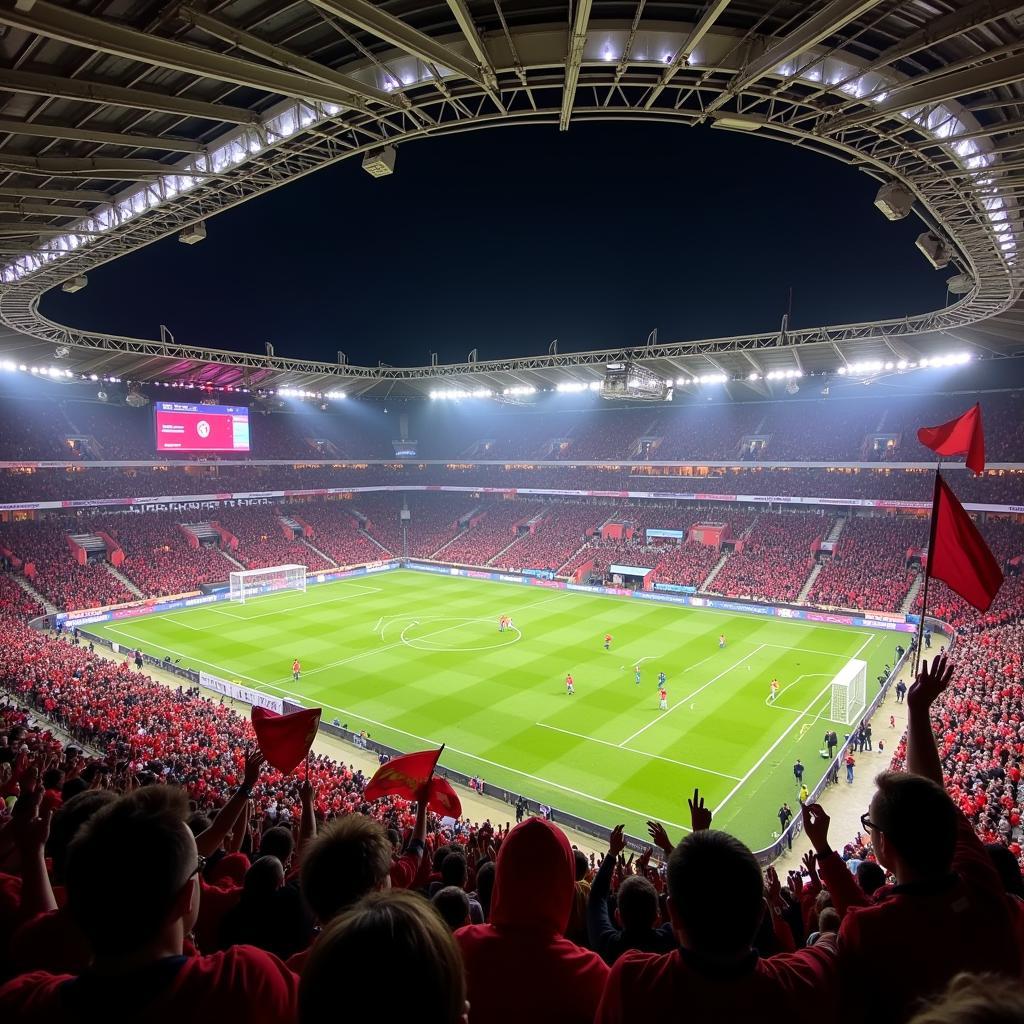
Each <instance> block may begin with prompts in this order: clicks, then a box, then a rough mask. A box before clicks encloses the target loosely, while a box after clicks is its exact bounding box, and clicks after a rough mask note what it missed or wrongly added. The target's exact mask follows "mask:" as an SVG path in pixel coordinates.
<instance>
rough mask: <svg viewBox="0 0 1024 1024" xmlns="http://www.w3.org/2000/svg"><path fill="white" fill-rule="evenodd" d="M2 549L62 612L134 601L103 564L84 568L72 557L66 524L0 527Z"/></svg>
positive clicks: (93, 563) (31, 524)
mask: <svg viewBox="0 0 1024 1024" xmlns="http://www.w3.org/2000/svg"><path fill="white" fill-rule="evenodd" d="M0 547H4V548H6V549H8V550H9V551H11V552H12V554H13V555H14V557H16V558H17V559H19V560H20V561H21V562H22V563H24V566H25V570H26V577H30V579H31V583H32V585H33V586H34V587H35V588H36V589H37V590H38V591H39V592H40V593H41V594H42V595H43V596H44V597H45V598H47V600H49V601H50V602H52V603H53V604H54V605H55V606H56V607H57V608H59V609H61V610H63V611H69V610H71V609H72V608H96V607H99V606H100V605H106V604H120V603H121V602H123V601H134V600H135V595H134V594H133V593H132V592H131V591H130V590H128V589H127V588H126V587H125V586H124V584H123V583H122V582H121V581H120V580H119V579H117V577H116V576H114V575H113V574H112V573H111V572H109V570H108V569H107V566H106V564H105V563H104V562H102V561H99V562H87V563H86V564H85V565H81V564H79V563H78V562H77V561H76V560H75V559H74V558H73V557H72V555H71V549H70V547H69V545H68V540H67V531H66V528H65V525H63V524H60V523H57V524H50V523H34V522H25V523H3V524H0ZM30 566H31V567H33V568H32V570H31V573H30V572H29V567H30Z"/></svg>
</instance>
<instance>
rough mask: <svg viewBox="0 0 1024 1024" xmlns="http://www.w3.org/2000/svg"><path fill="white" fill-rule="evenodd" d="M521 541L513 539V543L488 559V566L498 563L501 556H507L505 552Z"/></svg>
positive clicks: (516, 538) (517, 538)
mask: <svg viewBox="0 0 1024 1024" xmlns="http://www.w3.org/2000/svg"><path fill="white" fill-rule="evenodd" d="M519 539H520V538H519V537H513V538H512V541H511V543H509V544H506V545H505V546H504V547H503V548H502V549H501V550H500V551H499V552H498V553H497V554H496V555H491V557H490V558H488V559H487V564H488V565H494V564H495V562H497V560H498V559H499V558H501V556H502V555H503V554H505V552H506V551H508V549H509V548H510V547H512V545H513V544H515V543H516V541H517V540H519Z"/></svg>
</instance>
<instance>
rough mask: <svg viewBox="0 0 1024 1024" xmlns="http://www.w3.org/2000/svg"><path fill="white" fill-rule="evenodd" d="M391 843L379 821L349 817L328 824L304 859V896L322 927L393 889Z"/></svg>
mask: <svg viewBox="0 0 1024 1024" xmlns="http://www.w3.org/2000/svg"><path fill="white" fill-rule="evenodd" d="M391 854H392V846H391V841H390V840H389V839H388V836H387V833H386V832H385V831H384V827H383V825H381V823H380V822H379V821H374V820H373V819H372V818H367V817H366V816H365V815H362V814H349V815H346V816H345V817H344V818H336V819H335V820H334V821H331V822H328V823H327V824H326V825H325V826H324V827H323V828H322V829H321V830H320V832H319V833H318V834H317V836H316V838H315V839H313V840H312V841H311V842H310V843H309V846H307V847H306V852H305V854H304V855H303V858H302V893H303V895H304V896H305V898H306V902H307V903H308V904H309V908H310V910H312V911H313V913H314V914H315V915H316V919H317V920H318V921H319V922H320V923H321V924H327V922H328V921H330V920H331V919H332V918H333V917H335V916H336V915H338V914H339V913H341V911H343V910H345V909H346V908H348V907H350V906H351V905H352V904H353V903H355V902H356V901H357V900H358V899H360V898H361V897H363V896H365V895H366V894H367V893H370V892H373V891H374V890H376V889H384V888H386V887H387V886H389V885H390V884H391Z"/></svg>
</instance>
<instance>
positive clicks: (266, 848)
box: [259, 825, 295, 867]
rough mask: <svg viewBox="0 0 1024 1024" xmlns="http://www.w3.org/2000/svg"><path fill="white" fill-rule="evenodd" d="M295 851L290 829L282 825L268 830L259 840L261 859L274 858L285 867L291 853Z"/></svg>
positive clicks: (290, 857)
mask: <svg viewBox="0 0 1024 1024" xmlns="http://www.w3.org/2000/svg"><path fill="white" fill-rule="evenodd" d="M294 849H295V839H294V838H293V837H292V832H291V829H289V828H285V827H284V825H275V826H274V827H273V828H268V829H267V831H266V832H264V833H263V837H262V838H261V839H260V853H259V855H260V856H261V857H276V858H277V859H278V860H279V861H280V862H281V863H282V864H283V865H284V866H285V867H287V866H288V864H289V862H290V861H291V859H292V852H293V851H294Z"/></svg>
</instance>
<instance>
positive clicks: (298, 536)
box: [295, 530, 338, 568]
mask: <svg viewBox="0 0 1024 1024" xmlns="http://www.w3.org/2000/svg"><path fill="white" fill-rule="evenodd" d="M295 539H296V540H299V541H301V542H302V543H303V544H305V545H306V547H307V548H309V550H310V551H313V552H315V553H316V554H318V555H319V556H320V557H321V558H322V559H323V560H324V561H325V562H326V563H327V564H328V565H333V566H334V567H335V568H337V566H338V563H337V562H336V561H335V560H334V559H333V558H331V556H330V555H329V554H327V552H326V551H321V550H320V549H319V548H318V547H317V546H316V545H315V544H313V543H312V542H311V541H309V540H307V539H306V538H305V537H303V536H302V531H301V530H300V531H299V532H298V533H297V534H296V535H295Z"/></svg>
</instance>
